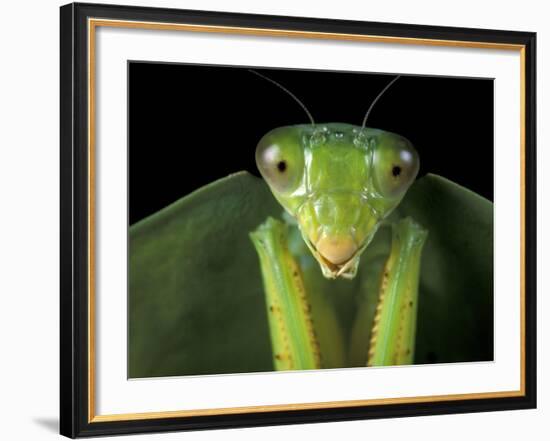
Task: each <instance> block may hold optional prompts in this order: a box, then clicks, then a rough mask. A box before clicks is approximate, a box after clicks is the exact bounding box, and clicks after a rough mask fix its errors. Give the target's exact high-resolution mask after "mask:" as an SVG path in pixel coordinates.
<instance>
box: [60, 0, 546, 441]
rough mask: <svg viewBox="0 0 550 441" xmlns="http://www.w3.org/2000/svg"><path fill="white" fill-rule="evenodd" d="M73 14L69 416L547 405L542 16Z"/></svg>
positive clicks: (184, 416) (229, 419)
mask: <svg viewBox="0 0 550 441" xmlns="http://www.w3.org/2000/svg"><path fill="white" fill-rule="evenodd" d="M60 13H61V34H60V37H61V38H60V40H61V41H60V42H61V47H60V50H61V78H60V81H61V96H60V100H61V129H60V130H61V244H60V246H61V373H60V375H61V424H60V427H61V434H63V435H65V436H68V437H73V438H74V437H80V436H93V435H115V434H125V433H143V432H160V431H172V430H191V429H204V428H225V427H247V426H258V425H275V424H289V423H305V422H317V421H339V420H352V419H367V418H383V417H396V416H412V415H427V414H441V413H461V412H478V411H494V410H504V409H525V408H533V407H535V406H536V353H535V347H536V345H535V341H536V340H535V329H536V323H535V315H536V314H535V312H536V286H535V267H536V262H535V258H536V225H535V218H536V216H535V215H536V206H535V200H536V198H535V194H536V188H535V183H536V176H535V120H536V118H535V72H536V69H535V52H536V50H535V43H536V36H535V34H534V33H528V32H512V31H503V30H485V29H483V30H481V29H462V28H447V27H436V26H420V25H405V24H394V23H372V22H358V21H342V20H328V19H312V18H298V17H281V16H261V15H248V14H233V13H219V12H206V11H190V10H175V9H160V8H142V7H127V6H117V5H93V4H74V3H73V4H69V5H65V6H63V7H61V10H60Z"/></svg>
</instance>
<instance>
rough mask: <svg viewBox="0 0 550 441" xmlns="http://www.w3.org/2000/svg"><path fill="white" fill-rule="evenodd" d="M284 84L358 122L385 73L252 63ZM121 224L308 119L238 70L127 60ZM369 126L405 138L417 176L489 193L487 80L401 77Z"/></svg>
mask: <svg viewBox="0 0 550 441" xmlns="http://www.w3.org/2000/svg"><path fill="white" fill-rule="evenodd" d="M255 69H256V70H258V71H259V72H261V73H263V74H265V75H267V76H269V77H270V78H272V79H274V80H276V81H278V82H279V83H281V84H282V85H283V86H285V87H286V88H288V89H289V90H290V91H292V92H293V93H294V94H295V95H296V96H297V97H298V98H299V99H300V100H301V101H302V102H303V103H304V104H305V105H306V106H307V108H308V109H309V111H310V112H311V113H312V114H313V117H314V118H315V121H316V122H317V123H323V122H346V123H350V124H356V125H361V122H362V119H363V116H364V114H365V112H366V111H367V109H368V107H369V105H370V103H371V102H372V100H373V99H374V98H375V97H376V95H377V94H378V93H379V92H380V91H381V90H382V89H383V88H384V86H385V85H386V84H387V83H388V82H389V81H391V79H392V78H393V76H394V74H383V75H380V74H365V73H345V72H327V71H301V70H283V69H277V70H271V69H260V68H255ZM128 98H129V140H130V143H129V144H130V145H129V153H130V154H129V158H130V163H129V189H130V190H129V191H130V207H129V217H130V219H129V221H130V224H133V223H135V222H137V221H138V220H140V219H142V218H144V217H146V216H148V215H150V214H152V213H154V212H155V211H157V210H159V209H161V208H163V207H165V206H166V205H168V204H170V203H171V202H174V201H175V200H177V199H179V198H181V197H182V196H185V195H186V194H188V193H189V192H191V191H193V190H195V189H197V188H199V187H201V186H202V185H205V184H207V183H209V182H212V181H214V180H216V179H218V178H221V177H224V176H226V175H228V174H230V173H234V172H237V171H239V170H248V171H249V172H251V173H253V174H255V175H257V176H259V173H258V171H257V169H256V166H255V163H254V150H255V148H256V144H257V142H258V141H259V140H260V138H261V137H262V136H263V135H264V134H265V133H267V132H268V131H269V130H271V129H273V128H276V127H280V126H284V125H292V124H303V123H308V119H307V116H306V114H305V113H304V111H303V110H302V109H301V108H300V106H299V105H298V104H296V103H295V102H294V101H293V100H292V98H291V97H290V96H288V95H287V94H285V93H284V92H283V91H282V90H281V89H279V88H278V87H276V86H274V85H273V84H271V83H270V82H268V81H266V80H263V79H261V78H259V77H258V76H256V75H254V74H252V73H250V72H248V70H247V69H246V68H234V67H218V66H197V65H182V64H158V63H140V62H130V63H129V97H128ZM367 126H368V127H375V128H378V129H383V130H387V131H391V132H395V133H398V134H400V135H402V136H405V137H406V138H408V139H409V140H410V141H411V142H412V143H413V144H414V145H415V147H416V149H417V150H418V152H419V154H420V162H421V167H420V173H419V177H420V176H423V175H424V174H426V173H436V174H440V175H442V176H444V177H446V178H448V179H451V180H452V181H455V182H457V183H459V184H461V185H463V186H465V187H467V188H469V189H471V190H473V191H475V192H477V193H479V194H481V195H482V196H484V197H486V198H488V199H490V200H492V199H493V81H492V80H491V79H464V78H448V77H445V78H442V77H428V76H402V77H401V78H400V79H399V80H398V81H396V82H395V83H394V84H393V85H392V86H391V88H390V89H389V90H388V91H387V92H386V93H385V94H384V96H383V97H382V98H381V99H380V100H379V101H378V103H377V104H376V106H375V107H374V110H373V111H372V112H371V115H370V116H369V121H368V123H367Z"/></svg>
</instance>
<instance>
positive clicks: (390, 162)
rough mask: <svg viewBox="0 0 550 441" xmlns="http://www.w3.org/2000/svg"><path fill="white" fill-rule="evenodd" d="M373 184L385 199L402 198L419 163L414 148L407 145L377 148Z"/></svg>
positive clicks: (389, 145) (388, 145)
mask: <svg viewBox="0 0 550 441" xmlns="http://www.w3.org/2000/svg"><path fill="white" fill-rule="evenodd" d="M373 167H374V170H373V174H374V178H375V184H376V187H377V189H378V191H380V193H381V194H382V195H383V196H385V197H390V198H394V197H399V196H402V195H403V194H404V193H405V192H406V191H407V189H408V188H409V186H410V185H411V184H412V183H413V181H414V179H415V178H416V175H417V174H418V169H419V167H420V161H419V159H418V153H417V152H416V150H415V149H414V147H413V146H412V145H410V144H408V143H388V144H386V145H380V146H378V148H377V150H376V152H375V154H374V163H373Z"/></svg>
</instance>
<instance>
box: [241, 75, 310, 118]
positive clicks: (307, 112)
mask: <svg viewBox="0 0 550 441" xmlns="http://www.w3.org/2000/svg"><path fill="white" fill-rule="evenodd" d="M248 71H249V72H252V73H253V74H255V75H258V76H259V77H260V78H263V79H264V80H267V81H269V82H270V83H272V84H275V86H277V87H278V88H280V89H282V90H283V91H285V92H286V93H287V94H289V95H290V96H291V97H292V98H293V99H294V101H296V102H297V103H298V104H299V105H300V107H301V108H302V109H304V112H306V114H307V116H308V118H309V120H310V121H311V125H312V126H314V127H315V121H314V120H313V117H312V116H311V113H309V110H307V107H306V106H305V104H304V103H302V102H301V101H300V100H299V99H298V98H297V97H296V95H294V94H293V93H292V92H291V91H290V90H288V89H287V88H286V87H284V86H283V85H281V84H279V83H277V81H275V80H272V79H271V78H269V77H266V76H265V75H263V74H261V73H259V72H256V71H255V70H252V69H248Z"/></svg>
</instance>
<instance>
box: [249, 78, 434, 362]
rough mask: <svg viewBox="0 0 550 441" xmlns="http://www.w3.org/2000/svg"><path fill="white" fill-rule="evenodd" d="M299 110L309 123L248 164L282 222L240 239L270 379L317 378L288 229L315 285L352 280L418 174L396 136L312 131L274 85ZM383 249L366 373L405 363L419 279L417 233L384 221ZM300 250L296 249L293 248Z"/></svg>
mask: <svg viewBox="0 0 550 441" xmlns="http://www.w3.org/2000/svg"><path fill="white" fill-rule="evenodd" d="M251 72H252V73H254V74H256V75H258V76H260V77H262V78H263V79H265V80H267V81H269V82H271V83H273V84H275V85H276V86H278V87H279V88H281V89H282V90H283V91H285V92H286V93H287V94H288V95H290V96H291V97H292V98H293V99H294V100H295V101H296V102H297V103H298V104H299V105H300V106H301V107H302V108H303V109H304V111H305V113H306V114H307V116H308V118H309V120H310V124H301V125H294V126H286V127H279V128H276V129H274V130H271V131H270V132H268V133H267V134H266V135H265V136H264V137H263V138H262V139H261V140H260V141H259V143H258V146H257V148H256V164H257V167H258V169H259V171H260V173H261V175H262V177H263V178H264V179H265V181H266V182H267V184H268V186H269V188H270V189H271V192H272V193H273V195H274V197H275V198H276V199H277V201H278V202H279V203H280V205H281V206H282V208H283V209H284V211H285V212H286V221H284V222H283V221H280V220H276V219H274V218H271V217H270V218H268V219H267V220H266V221H265V222H264V223H262V224H261V225H260V226H259V227H258V228H257V229H256V230H255V231H253V232H251V233H250V237H251V239H252V242H253V244H254V246H255V248H256V251H257V254H258V257H259V261H260V268H261V273H262V278H263V284H264V291H265V296H266V306H267V312H268V319H269V329H270V336H271V344H272V353H273V363H274V366H275V369H276V370H286V369H320V368H322V367H323V354H321V351H320V347H319V344H318V340H317V335H316V323H315V322H314V320H313V319H312V314H311V304H310V301H309V297H310V295H311V293H309V292H307V289H306V284H305V283H304V279H303V276H302V268H301V266H300V258H299V257H300V256H299V253H297V252H295V251H293V249H296V246H295V245H293V243H292V241H293V238H292V237H291V236H292V234H290V233H289V231H290V230H289V229H290V228H292V225H295V226H297V227H298V230H299V232H300V236H301V240H302V241H303V243H305V245H306V246H307V249H309V251H308V252H310V253H311V255H313V257H314V258H315V259H316V261H317V262H318V264H319V266H320V269H321V271H322V274H323V276H324V277H325V278H328V279H336V278H344V279H353V278H354V277H355V276H356V273H357V269H358V266H359V264H360V259H361V254H362V253H363V251H364V250H365V249H366V248H367V247H368V245H369V243H370V242H371V240H372V239H373V237H374V235H375V234H376V232H377V230H378V229H379V227H380V226H381V225H382V224H384V223H388V222H389V220H388V219H387V218H388V216H389V215H390V213H391V212H392V211H393V210H394V209H395V208H396V207H397V206H398V205H399V203H400V201H401V200H402V199H403V197H404V195H405V194H406V192H407V190H408V188H409V187H410V186H411V184H412V183H413V182H414V180H415V178H416V175H417V174H418V170H419V164H420V163H419V157H418V153H417V152H416V150H415V148H414V147H413V145H412V144H411V143H410V142H409V141H408V140H407V139H405V138H404V137H402V136H400V135H397V134H394V133H390V132H386V131H383V130H378V129H374V128H369V127H367V126H366V123H367V120H368V116H369V114H370V112H371V110H372V108H373V106H374V105H375V104H376V102H377V101H378V99H379V98H380V97H381V96H382V95H383V94H384V92H386V90H387V89H388V88H389V87H390V86H391V85H392V84H393V83H394V82H395V81H396V80H397V79H398V78H399V76H397V77H395V78H394V79H393V80H392V81H391V82H389V83H388V85H387V86H386V87H385V88H384V89H383V90H382V91H381V92H380V93H379V94H378V96H377V97H376V98H375V99H374V101H373V102H372V104H371V106H370V107H369V109H368V111H367V113H366V114H365V117H364V119H363V122H362V125H361V126H355V125H351V124H345V123H326V124H317V123H315V121H314V119H313V117H312V116H311V114H310V113H309V111H308V110H307V108H306V107H305V105H304V104H302V102H301V101H300V100H299V99H298V98H297V97H296V96H295V95H293V94H292V93H291V92H290V91H289V90H287V89H286V88H285V87H283V86H282V85H281V84H279V83H277V82H275V81H274V80H272V79H270V78H268V77H266V76H264V75H262V74H260V73H258V72H256V71H251ZM391 228H392V244H391V251H390V254H389V256H388V258H387V260H386V263H385V266H384V268H383V271H382V275H381V277H380V281H379V294H378V295H379V299H378V304H377V309H376V313H375V316H374V321H373V326H372V329H371V333H370V341H366V342H365V345H366V346H368V351H367V352H368V357H367V360H365V364H366V365H368V366H384V365H396V364H411V363H412V362H413V360H414V342H415V329H416V315H417V303H418V285H419V278H420V260H421V254H422V248H423V246H424V243H425V240H426V238H427V231H426V230H425V229H424V228H423V227H421V226H420V225H419V224H418V223H416V222H415V221H414V220H413V219H411V218H404V219H401V220H398V221H395V222H391ZM302 248H303V247H302Z"/></svg>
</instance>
